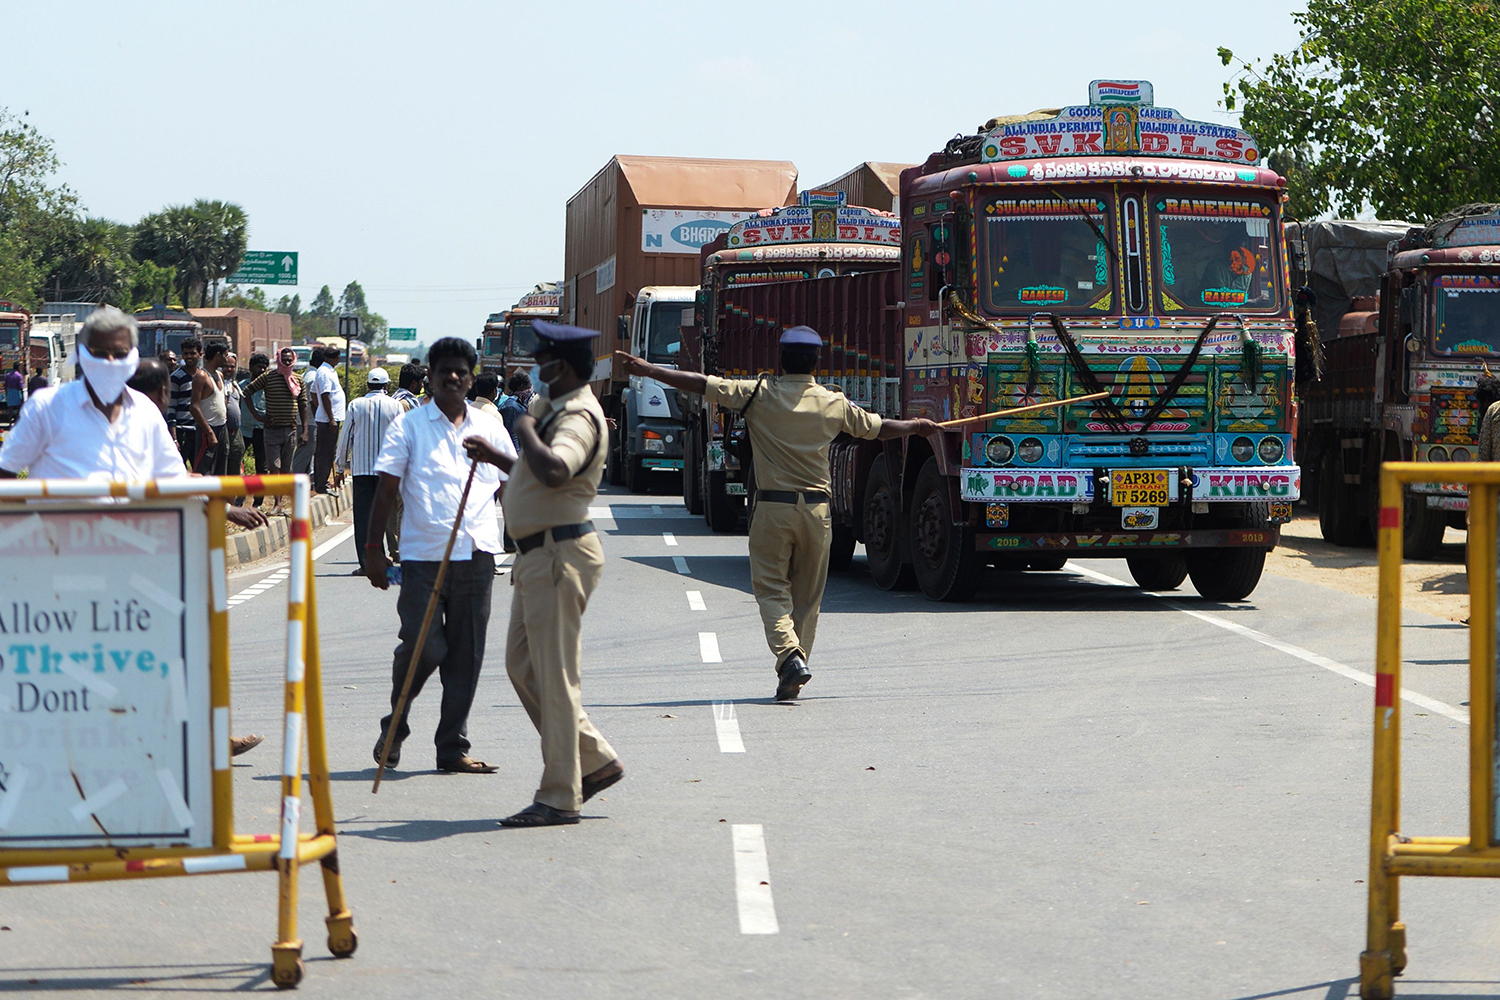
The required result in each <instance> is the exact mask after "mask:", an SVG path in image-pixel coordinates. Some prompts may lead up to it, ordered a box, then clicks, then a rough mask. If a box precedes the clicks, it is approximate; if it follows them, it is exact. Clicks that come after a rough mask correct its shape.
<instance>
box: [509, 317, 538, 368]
mask: <svg viewBox="0 0 1500 1000" xmlns="http://www.w3.org/2000/svg"><path fill="white" fill-rule="evenodd" d="M510 353H511V354H512V355H513V356H515V357H518V358H529V357H531V356H532V355H533V354H535V353H536V331H535V330H533V329H532V328H531V320H529V319H518V320H516V321H514V322H513V323H511V325H510Z"/></svg>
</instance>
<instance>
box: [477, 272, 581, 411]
mask: <svg viewBox="0 0 1500 1000" xmlns="http://www.w3.org/2000/svg"><path fill="white" fill-rule="evenodd" d="M561 302H562V293H561V292H560V291H558V283H557V282H555V281H543V282H540V283H538V284H537V285H535V286H533V287H532V289H531V291H529V292H527V293H526V294H525V295H523V296H521V299H520V301H518V302H517V303H516V304H515V305H513V306H511V307H510V308H509V309H507V310H506V311H505V312H500V313H490V317H489V319H488V320H486V321H485V324H484V334H483V336H481V337H480V339H479V345H478V346H479V364H480V370H481V371H485V372H489V373H491V374H493V375H497V376H499V378H500V381H501V383H502V386H503V383H504V382H505V380H506V379H507V378H509V377H510V376H512V375H514V374H515V373H516V372H518V371H522V370H524V369H527V368H530V367H531V365H532V358H531V355H532V352H534V351H535V350H536V331H535V330H533V329H532V324H533V323H535V322H536V321H537V320H539V319H545V320H556V319H557V317H558V311H559V307H560V304H561Z"/></svg>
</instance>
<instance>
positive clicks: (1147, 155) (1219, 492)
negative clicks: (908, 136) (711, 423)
mask: <svg viewBox="0 0 1500 1000" xmlns="http://www.w3.org/2000/svg"><path fill="white" fill-rule="evenodd" d="M1284 185H1285V181H1284V179H1283V178H1281V177H1279V176H1278V175H1277V174H1276V173H1275V172H1274V171H1272V170H1270V169H1268V168H1266V167H1265V166H1263V165H1262V162H1261V153H1260V149H1259V146H1258V144H1257V143H1256V141H1255V139H1254V138H1253V137H1252V136H1250V135H1249V134H1247V133H1245V132H1243V131H1240V130H1238V129H1234V128H1228V127H1225V126H1222V125H1213V124H1207V123H1202V122H1195V121H1191V120H1189V119H1186V118H1184V117H1182V116H1181V115H1179V114H1178V113H1177V112H1176V111H1173V110H1170V109H1167V108H1159V107H1156V106H1155V105H1154V104H1153V101H1152V88H1151V85H1150V84H1149V83H1146V82H1144V81H1095V82H1094V83H1093V84H1091V85H1090V100H1089V103H1088V104H1086V105H1079V106H1073V107H1066V108H1060V109H1052V110H1047V111H1042V112H1034V113H1032V114H1029V115H1018V116H1013V117H1005V118H996V119H992V120H991V121H989V122H987V123H986V124H985V126H983V127H982V128H981V129H979V130H978V132H977V134H974V135H968V136H959V137H957V138H955V139H953V140H951V141H950V142H949V143H948V144H947V145H946V146H945V148H944V149H942V150H941V151H939V152H937V153H934V154H933V155H932V156H930V157H928V159H927V161H926V162H925V163H924V164H923V165H921V166H920V167H916V168H913V169H909V170H907V171H904V172H903V173H902V176H901V194H900V207H901V220H900V232H901V247H902V257H901V261H900V268H899V271H898V272H896V273H895V274H894V275H886V274H854V275H846V276H837V277H832V278H827V279H823V281H822V282H809V283H807V284H808V285H809V286H810V285H813V284H822V285H823V287H822V288H820V289H819V290H818V291H817V293H816V294H812V289H811V288H808V290H807V292H808V294H804V295H802V296H800V297H799V296H797V295H786V296H784V297H781V298H778V297H777V294H776V293H777V291H778V290H773V288H772V287H771V286H769V285H768V286H759V287H757V288H756V289H755V292H756V293H757V294H758V295H760V296H762V298H761V305H760V307H759V308H760V310H761V311H760V312H758V313H757V314H756V315H755V316H754V320H755V323H754V326H753V329H751V330H750V331H749V335H750V337H751V338H753V339H755V340H756V344H755V345H754V346H751V347H741V348H738V350H740V351H741V352H742V353H743V354H745V355H747V356H749V357H751V358H753V359H754V364H753V366H752V367H753V368H756V369H768V368H770V367H771V366H772V365H773V364H774V357H775V355H774V353H773V352H774V347H773V344H774V339H775V337H776V336H777V335H778V334H779V332H780V331H781V330H782V329H785V328H786V327H789V326H793V325H796V324H798V323H803V322H807V323H808V325H811V326H813V327H814V328H819V325H820V322H822V323H824V324H825V325H824V326H823V327H822V329H824V330H825V336H827V333H826V331H827V330H828V329H829V327H828V326H827V325H826V324H827V323H828V322H829V321H830V320H831V321H833V323H834V324H835V325H836V324H837V323H846V324H848V325H849V326H852V327H856V328H859V329H860V330H861V331H862V332H861V333H860V336H861V337H862V338H863V340H862V343H865V344H869V345H870V351H869V354H870V357H871V363H870V365H869V366H868V367H867V368H866V372H873V370H875V369H876V368H877V364H876V361H877V359H878V361H879V365H880V366H882V367H883V370H881V371H880V375H881V376H882V377H881V381H882V382H883V383H884V382H885V380H886V379H888V378H893V379H895V380H897V381H895V382H894V386H895V387H896V391H895V393H894V398H893V399H891V400H889V401H888V402H887V401H884V400H883V401H881V403H879V404H876V408H879V409H882V410H883V411H885V412H890V413H893V414H895V415H900V416H905V417H916V416H924V417H930V418H933V419H935V420H939V421H950V420H965V419H968V418H975V417H981V418H982V417H984V416H985V415H987V414H989V413H992V412H994V411H998V410H1003V409H1006V408H1010V407H1016V406H1021V405H1028V404H1032V403H1038V402H1051V401H1058V400H1066V399H1073V398H1076V397H1079V396H1084V395H1094V394H1097V393H1105V394H1106V395H1105V396H1104V397H1103V398H1099V399H1095V400H1093V401H1090V402H1085V403H1073V404H1068V405H1063V406H1058V407H1055V408H1053V409H1049V410H1042V411H1038V412H1031V413H1026V414H1023V415H1017V416H1011V417H996V418H993V419H987V420H985V419H980V420H977V421H975V422H972V423H968V424H963V425H958V426H954V427H952V428H950V429H947V430H946V431H945V433H944V434H943V435H942V436H941V438H939V439H936V440H928V439H925V438H913V439H908V440H907V441H905V442H886V443H876V442H864V441H837V442H835V443H834V446H833V452H832V473H833V475H832V481H833V487H834V489H833V493H834V495H833V517H834V522H835V526H836V531H837V532H838V534H836V538H838V537H839V534H842V535H843V537H844V541H843V545H844V546H845V547H846V548H847V547H848V546H849V545H851V544H852V543H851V542H850V541H849V539H851V538H852V539H853V540H857V541H862V542H863V543H864V546H865V553H866V557H867V560H868V563H869V567H870V570H871V572H872V575H873V576H874V578H875V581H876V583H877V584H879V585H880V586H882V587H884V588H887V589H891V588H896V587H901V586H905V585H909V584H910V583H913V582H914V583H915V584H916V585H917V586H918V587H920V588H921V590H922V591H923V593H925V594H926V595H927V596H928V597H930V598H932V599H935V600H953V599H961V598H964V597H966V596H969V595H970V594H972V592H973V591H974V590H975V588H976V587H977V586H978V584H979V582H980V578H981V574H982V571H983V569H984V567H985V566H986V565H987V564H998V565H1008V566H1016V565H1027V566H1031V567H1032V568H1060V567H1061V566H1062V564H1063V563H1064V562H1065V561H1066V560H1067V559H1068V558H1069V557H1072V556H1088V557H1099V556H1113V557H1123V558H1125V559H1126V561H1127V564H1128V566H1129V570H1130V573H1131V575H1132V576H1133V577H1134V579H1135V580H1136V582H1137V583H1139V584H1140V585H1141V586H1143V587H1146V588H1149V589H1153V590H1167V589H1172V588H1175V587H1177V586H1179V585H1180V584H1181V583H1182V581H1183V580H1184V579H1185V578H1186V577H1188V576H1191V577H1192V580H1193V584H1194V586H1195V587H1196V588H1197V589H1198V591H1199V593H1200V594H1202V595H1203V596H1204V597H1206V598H1208V599H1210V600H1238V599H1241V598H1243V597H1245V596H1246V595H1248V594H1249V593H1250V592H1251V591H1252V590H1253V589H1254V587H1255V586H1256V584H1257V583H1258V581H1259V579H1260V575H1261V571H1262V569H1263V566H1264V562H1265V555H1266V552H1267V551H1269V550H1270V549H1271V548H1272V547H1273V546H1274V545H1275V544H1276V542H1277V541H1278V539H1279V532H1280V528H1279V525H1280V524H1281V523H1284V522H1285V521H1286V520H1288V519H1289V518H1290V517H1291V505H1292V501H1294V500H1296V499H1297V498H1298V495H1299V492H1300V489H1301V475H1300V470H1299V469H1298V467H1297V465H1296V464H1295V462H1294V461H1293V455H1292V428H1291V406H1290V399H1291V392H1292V388H1293V387H1292V371H1293V365H1294V361H1295V335H1294V330H1293V323H1292V317H1291V312H1290V308H1289V301H1288V296H1287V265H1286V254H1285V247H1284V241H1283V230H1282V217H1281V203H1282V201H1283V188H1284ZM881 281H890V282H892V286H893V287H892V288H891V289H890V291H889V292H888V293H886V294H885V295H884V297H882V295H881V294H880V291H879V290H878V289H876V288H873V287H871V286H876V285H878V284H879V283H880V282H881ZM824 283H826V284H824ZM792 284H793V285H795V284H796V283H792ZM786 287H787V286H786V285H783V286H782V288H783V289H784V288H786ZM841 298H842V299H843V300H844V301H847V302H851V303H852V305H839V304H838V303H839V302H840V301H841ZM731 304H732V305H733V306H734V307H735V308H743V307H742V306H741V305H740V303H739V302H738V301H733V302H732V303H731ZM851 309H859V310H864V314H865V315H864V318H863V319H862V320H860V321H858V322H855V321H854V320H853V319H852V317H851V316H850V311H851ZM819 310H822V316H823V318H822V319H821V320H820V319H818V318H817V317H818V316H819ZM892 319H893V321H894V322H893V323H892ZM888 323H889V324H891V325H890V326H888V325H887V324H888ZM888 329H894V334H893V335H894V336H896V337H898V338H899V340H898V343H899V353H894V354H885V353H881V352H880V351H879V350H878V345H879V344H880V342H881V340H882V338H883V336H884V335H885V333H884V331H886V330H888ZM712 339H713V338H712V336H711V335H710V336H708V337H707V338H706V340H707V341H708V342H706V343H705V345H704V352H705V354H709V353H710V352H711V351H713V350H715V349H716V350H718V351H720V352H723V351H725V350H726V347H725V345H724V344H723V343H722V342H721V343H718V344H713V343H712V342H711V341H712ZM721 339H722V338H721ZM829 339H830V340H831V341H832V348H831V352H830V356H829V359H828V362H829V365H830V368H829V370H828V373H829V374H832V373H833V371H834V367H833V366H835V365H837V364H840V363H845V364H847V360H846V359H847V354H846V353H845V349H843V348H841V347H840V346H839V344H838V340H837V338H836V337H829ZM857 364H858V359H856V365H857ZM856 374H858V372H856ZM865 377H868V376H865ZM874 402H875V401H874V400H872V403H874ZM839 555H840V553H837V552H836V553H835V557H836V558H837V557H838V556H839Z"/></svg>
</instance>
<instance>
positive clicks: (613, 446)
mask: <svg viewBox="0 0 1500 1000" xmlns="http://www.w3.org/2000/svg"><path fill="white" fill-rule="evenodd" d="M604 478H606V479H608V480H609V485H611V486H622V485H624V483H625V462H624V458H623V453H622V451H621V447H620V432H619V431H618V430H616V429H613V428H611V429H610V432H609V451H608V453H606V454H605V456H604Z"/></svg>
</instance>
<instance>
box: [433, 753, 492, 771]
mask: <svg viewBox="0 0 1500 1000" xmlns="http://www.w3.org/2000/svg"><path fill="white" fill-rule="evenodd" d="M438 770H439V771H447V772H448V773H449V774H494V773H495V772H496V771H497V770H499V769H498V768H497V767H495V765H494V764H486V763H485V762H484V761H482V760H475V759H474V758H473V757H460V758H458V760H448V761H441V762H439V764H438Z"/></svg>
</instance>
